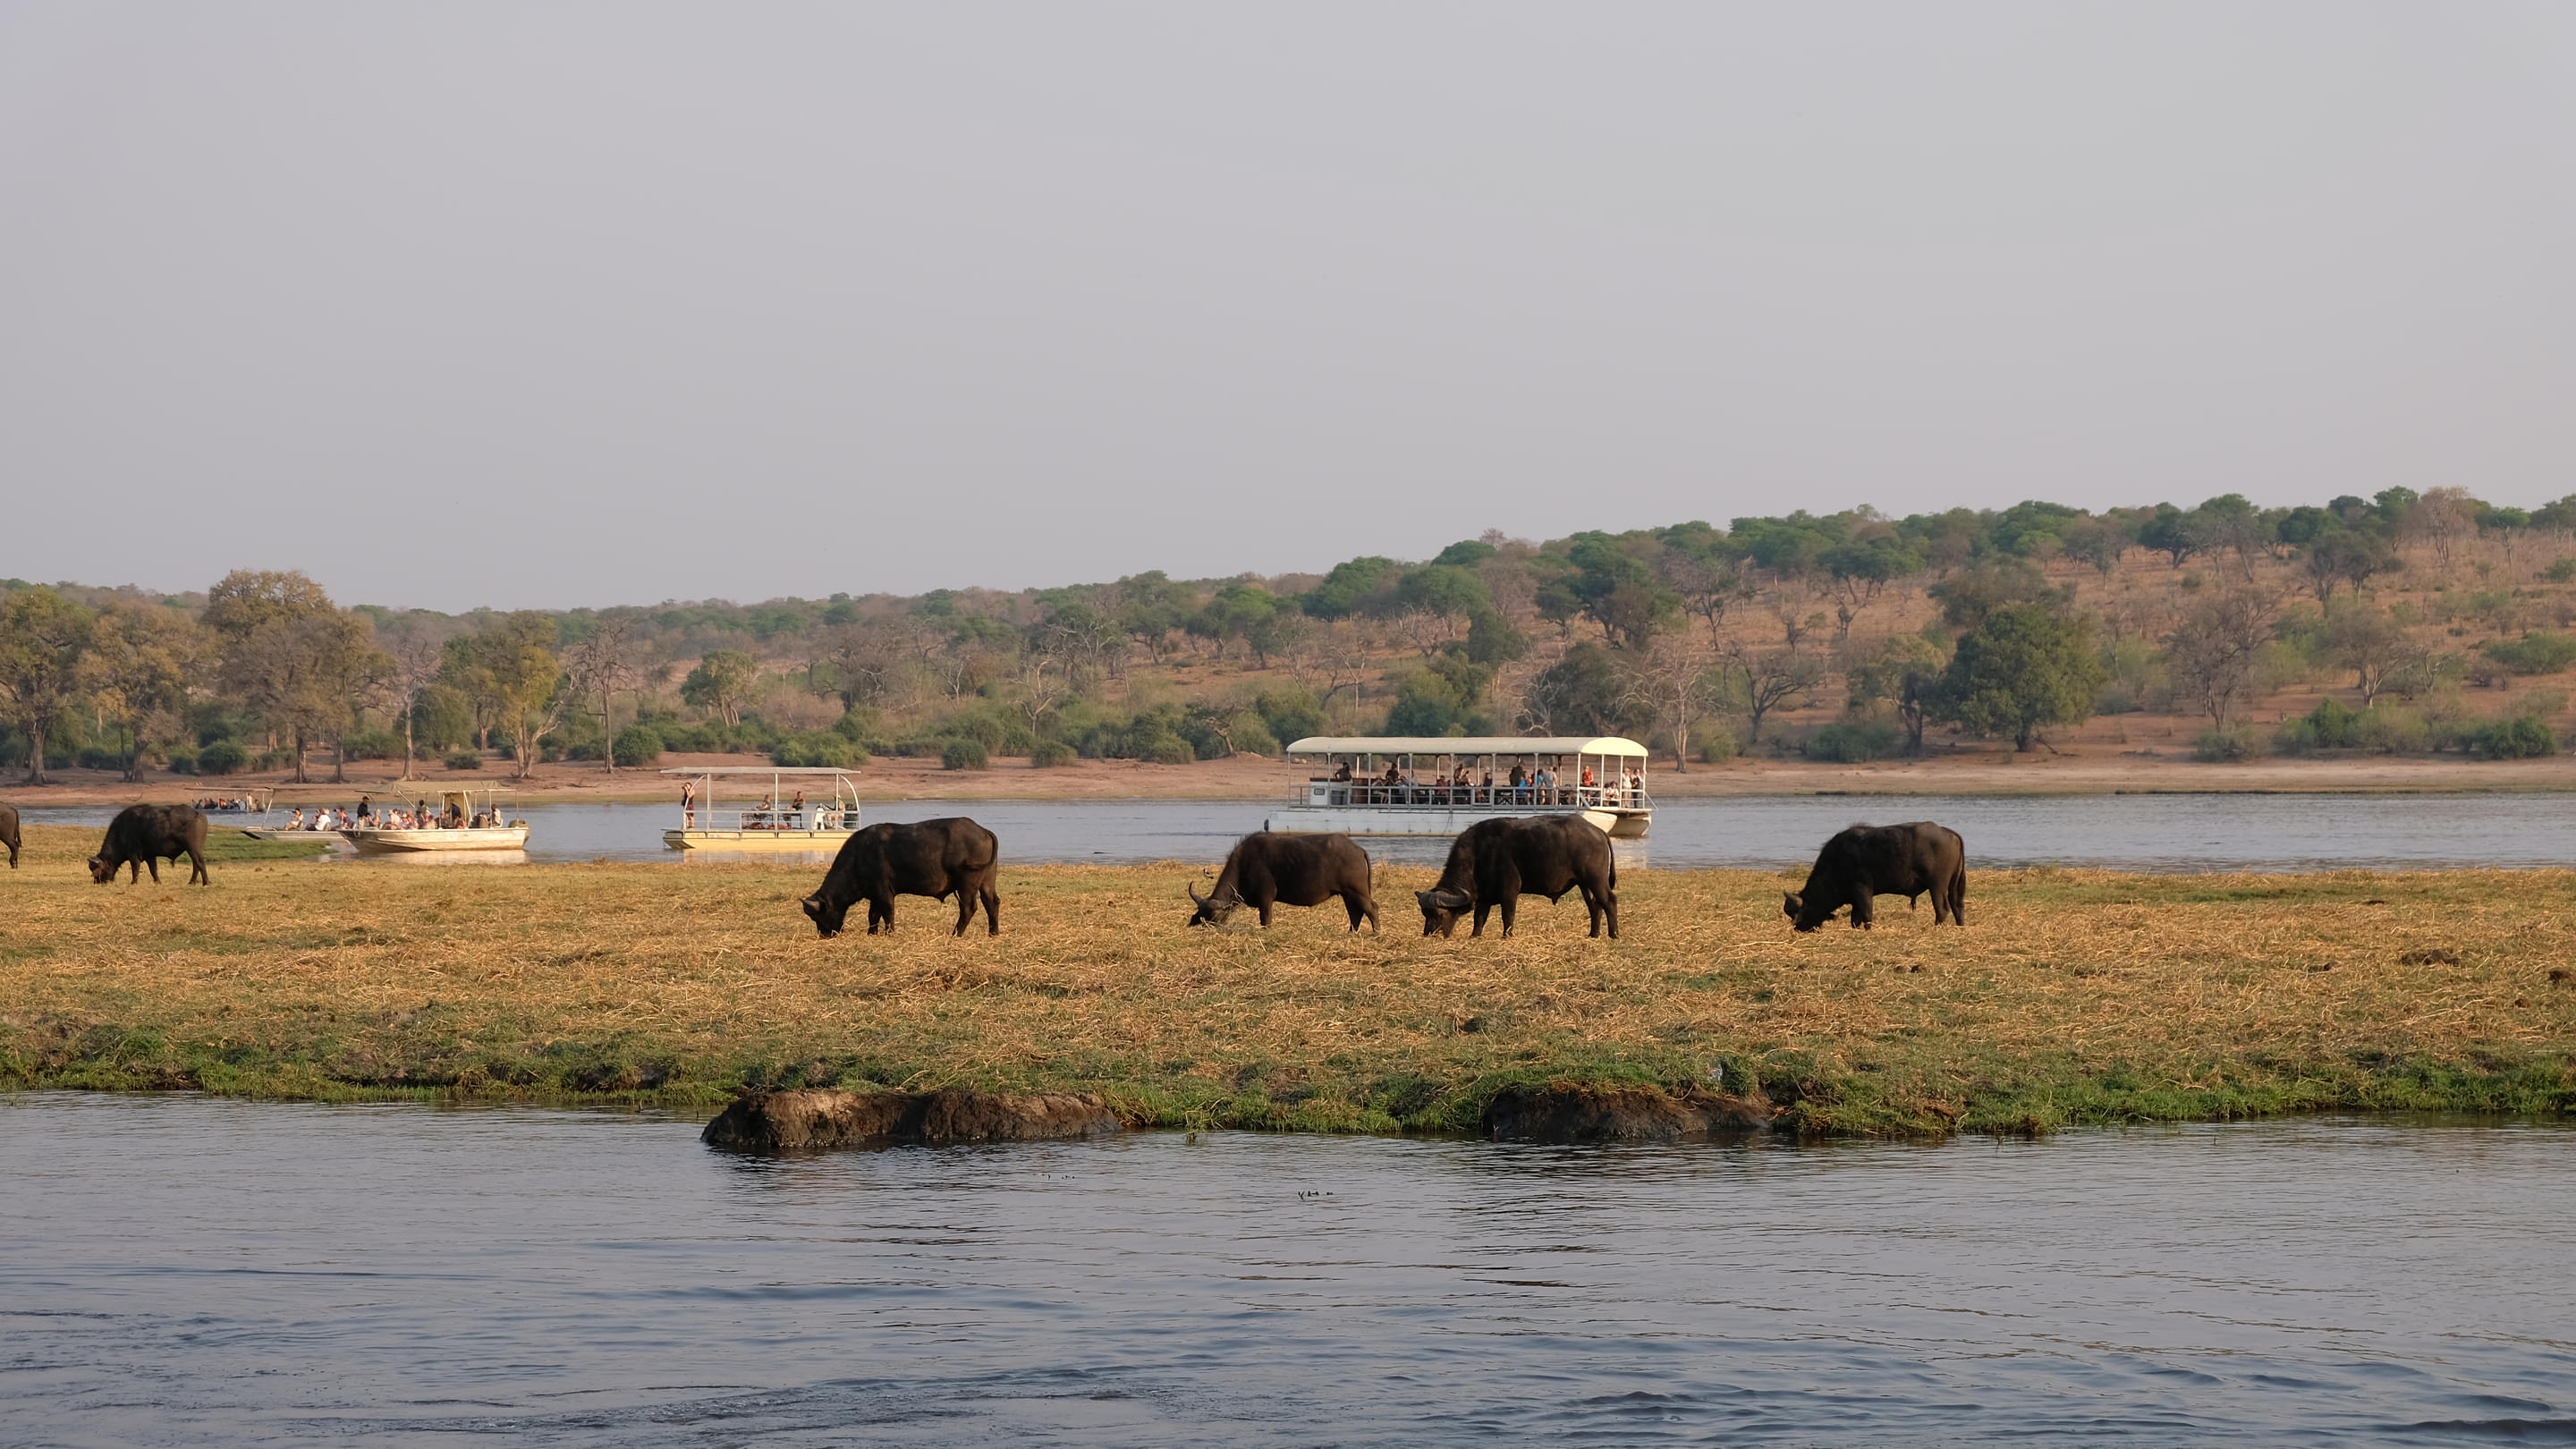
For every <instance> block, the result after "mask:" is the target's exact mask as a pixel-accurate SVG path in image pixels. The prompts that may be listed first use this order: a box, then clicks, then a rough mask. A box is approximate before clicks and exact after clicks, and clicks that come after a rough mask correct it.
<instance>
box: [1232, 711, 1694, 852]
mask: <svg viewBox="0 0 2576 1449" xmlns="http://www.w3.org/2000/svg"><path fill="white" fill-rule="evenodd" d="M1288 759H1289V761H1290V762H1291V763H1292V764H1303V765H1307V766H1310V767H1325V773H1321V774H1314V775H1310V776H1309V777H1308V778H1307V779H1306V780H1304V781H1302V782H1301V783H1300V784H1299V786H1298V790H1297V793H1296V795H1295V796H1293V797H1292V798H1291V800H1290V802H1289V804H1288V805H1287V806H1286V807H1285V808H1283V809H1279V810H1274V811H1272V812H1271V814H1270V818H1269V820H1268V822H1267V823H1266V828H1268V829H1271V830H1305V831H1316V830H1330V831H1339V832H1341V833H1342V834H1344V835H1454V834H1456V833H1458V832H1459V831H1461V830H1464V829H1466V828H1467V827H1468V826H1470V825H1473V824H1475V823H1476V822H1477V821H1479V820H1486V819H1490V818H1492V817H1494V816H1496V815H1556V814H1577V815H1581V816H1582V817H1583V818H1584V819H1586V820H1589V821H1591V822H1592V823H1593V824H1595V825H1598V826H1600V827H1601V828H1602V829H1603V830H1605V831H1608V832H1609V833H1610V835H1611V836H1612V837H1613V838H1615V839H1620V840H1634V839H1637V838H1639V837H1641V836H1643V835H1644V834H1645V833H1646V827H1647V825H1648V824H1649V823H1651V822H1652V820H1653V819H1654V814H1655V802H1654V801H1653V800H1652V799H1651V798H1649V797H1648V795H1647V794H1646V747H1645V746H1644V745H1641V744H1638V743H1637V742H1636V741H1635V740H1628V739H1620V738H1618V737H1616V736H1603V737H1597V738H1586V739H1576V738H1545V739H1541V738H1526V737H1521V736H1499V737H1493V738H1485V739H1393V738H1389V739H1380V738H1373V737H1370V736H1366V735H1355V736H1348V737H1336V736H1321V735H1319V736H1314V737H1310V738H1307V739H1302V740H1299V741H1298V742H1297V743H1295V744H1293V745H1290V746H1289V747H1288Z"/></svg>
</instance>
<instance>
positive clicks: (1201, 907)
mask: <svg viewBox="0 0 2576 1449" xmlns="http://www.w3.org/2000/svg"><path fill="white" fill-rule="evenodd" d="M1185 889H1186V890H1188V891H1189V893H1190V900H1191V902H1192V903H1193V904H1195V905H1196V906H1197V907H1198V909H1197V910H1194V911H1192V912H1190V924H1191V925H1193V926H1222V925H1224V924H1225V923H1226V922H1227V921H1229V920H1231V919H1233V918H1234V908H1235V907H1237V906H1239V905H1242V904H1243V897H1242V896H1241V895H1240V894H1238V893H1236V891H1235V890H1234V888H1233V887H1231V886H1225V885H1220V886H1218V887H1217V891H1216V894H1215V895H1212V896H1203V895H1200V894H1199V888H1198V887H1197V886H1188V887H1185Z"/></svg>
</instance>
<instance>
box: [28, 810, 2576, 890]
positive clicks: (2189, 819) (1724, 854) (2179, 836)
mask: <svg viewBox="0 0 2576 1449" xmlns="http://www.w3.org/2000/svg"><path fill="white" fill-rule="evenodd" d="M349 803H352V804H354V803H355V797H354V796H352V797H351V799H350V802H349ZM1273 808H1275V802H1271V801H1261V800H1233V801H1229V800H1216V801H1209V800H1112V801H1096V802H1094V801H1080V802H1072V801H1047V800H977V801H945V800H921V801H906V802H902V803H896V804H871V805H869V806H867V807H866V810H865V818H866V819H868V820H871V821H875V820H925V819H929V818H932V817H934V816H940V815H959V814H964V815H972V816H974V817H975V818H976V819H978V820H980V821H982V822H984V824H986V825H988V826H990V827H991V828H992V829H993V831H994V832H995V833H996V834H997V835H999V836H1000V837H1001V839H1002V850H1003V859H1004V860H1006V861H1008V860H1020V861H1076V862H1090V863H1096V864H1132V863H1136V862H1140V861H1150V860H1183V861H1216V860H1221V859H1223V858H1224V856H1225V852H1226V849H1227V847H1228V846H1230V845H1231V844H1232V843H1233V842H1234V840H1235V838H1236V837H1237V836H1240V835H1241V834H1243V833H1244V832H1245V831H1248V830H1258V829H1260V828H1261V822H1262V820H1263V818H1264V817H1265V816H1266V815H1267V814H1268V813H1269V811H1270V810H1271V809H1273ZM25 813H26V818H27V819H28V820H29V821H31V822H36V823H51V824H77V825H100V824H104V823H105V822H106V820H107V817H108V816H109V814H111V813H112V812H111V811H109V810H106V809H98V808H89V809H31V810H28V811H27V812H25ZM514 813H516V814H518V815H521V816H524V817H525V818H526V819H527V820H528V822H529V824H530V827H531V830H530V834H529V842H528V846H529V848H528V851H527V855H526V858H527V859H530V860H597V859H609V860H660V861H669V860H676V859H677V858H679V854H680V853H679V852H676V851H672V850H669V849H666V848H665V847H664V846H663V844H662V832H663V831H664V830H666V829H668V828H670V827H671V826H673V825H676V824H677V823H678V821H677V818H676V817H677V815H678V811H677V810H676V808H674V807H672V806H668V805H576V804H550V803H530V804H527V805H524V806H520V807H517V809H516V810H515V811H514ZM213 818H214V819H215V820H216V821H217V822H218V825H220V823H221V822H222V820H223V819H224V817H222V816H215V817H213ZM1864 819H1865V820H1870V821H1873V822H1876V823H1880V824H1885V823H1889V822H1893V821H1900V820H1938V821H1940V822H1941V823H1943V824H1945V825H1948V826H1950V827H1951V828H1952V829H1955V830H1957V831H1959V832H1960V833H1961V834H1962V835H1964V836H1965V837H1966V838H1967V842H1968V860H1969V864H1970V866H1972V867H1976V868H1984V869H1998V868H2011V867H2017V866H2026V865H2060V866H2091V867H2100V868H2103V869H2111V870H2143V871H2212V870H2275V871H2314V870H2334V869H2350V868H2364V869H2380V870H2425V869H2435V868H2444V867H2453V866H2512V867H2529V866H2560V865H2569V864H2576V800H2571V799H2570V798H2569V797H2567V796H2565V795H2552V794H2534V795H2495V794H2440V795H2073V796H2066V795H2057V796H2035V797H2034V796H1992V795H1949V796H1943V795H1919V796H1906V797H1902V798H1867V797H1842V796H1814V795H1798V796H1758V797H1751V798H1734V799H1722V800H1704V799H1703V800H1676V801H1667V802H1664V803H1662V804H1660V805H1658V806H1657V807H1656V810H1655V822H1654V830H1653V833H1652V835H1651V836H1650V837H1649V838H1648V839H1646V840H1643V841H1636V842H1622V843H1621V846H1620V864H1621V865H1622V867H1623V868H1637V867H1661V868H1665V869H1693V868H1703V869H1704V868H1710V867H1742V868H1755V869H1771V868H1776V867H1780V866H1788V865H1803V864H1805V863H1807V862H1808V861H1811V860H1813V859H1814V858H1815V853H1816V847H1817V846H1818V845H1821V844H1822V843H1823V842H1824V841H1825V839H1826V837H1828V836H1830V835H1832V834H1833V833H1834V832H1835V831H1837V830H1840V829H1841V828H1842V827H1844V826H1846V825H1849V824H1851V823H1852V822H1853V821H1855V820H1864ZM1364 843H1365V844H1366V845H1367V846H1368V848H1369V851H1370V853H1371V854H1372V855H1374V856H1376V857H1377V858H1378V859H1380V860H1393V861H1401V862H1406V863H1412V864H1436V863H1438V861H1439V860H1440V859H1441V856H1442V854H1443V853H1444V852H1445V851H1446V850H1447V849H1448V842H1447V841H1446V840H1444V839H1426V838H1420V837H1410V838H1408V837H1387V836H1374V837H1370V838H1369V839H1367V840H1366V841H1365V842H1364ZM768 858H769V859H773V860H774V859H777V858H778V857H776V856H771V857H768ZM373 859H375V860H383V859H387V858H385V857H377V858H373ZM396 859H399V858H396Z"/></svg>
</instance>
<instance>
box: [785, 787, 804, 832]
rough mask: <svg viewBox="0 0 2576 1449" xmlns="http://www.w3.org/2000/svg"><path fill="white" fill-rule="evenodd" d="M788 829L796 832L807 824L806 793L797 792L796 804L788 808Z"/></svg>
mask: <svg viewBox="0 0 2576 1449" xmlns="http://www.w3.org/2000/svg"><path fill="white" fill-rule="evenodd" d="M787 811H788V814H787V822H786V825H787V828H788V829H790V830H794V829H796V828H797V827H799V826H800V825H802V824H804V822H805V792H804V791H802V790H799V791H797V792H796V803H795V804H793V805H790V806H788V807H787Z"/></svg>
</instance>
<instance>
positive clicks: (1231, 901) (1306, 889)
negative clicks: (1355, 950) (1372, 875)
mask: <svg viewBox="0 0 2576 1449" xmlns="http://www.w3.org/2000/svg"><path fill="white" fill-rule="evenodd" d="M1335 896H1339V897H1341V898H1342V905H1343V906H1344V907H1345V908H1347V909H1348V910H1349V911H1350V913H1351V929H1352V930H1354V931H1356V930H1358V929H1359V928H1360V921H1361V919H1362V918H1363V917H1365V918H1366V919H1367V920H1368V923H1369V929H1370V930H1372V931H1374V930H1376V929H1377V900H1376V898H1375V897H1373V896H1371V895H1370V894H1369V858H1368V852H1367V851H1365V850H1362V849H1360V848H1359V847H1358V846H1356V845H1354V844H1352V843H1351V838H1350V837H1349V836H1347V835H1284V834H1273V833H1272V832H1270V831H1267V830H1258V831H1255V832H1253V833H1252V834H1250V835H1247V836H1245V837H1243V838H1242V839H1241V840H1238V841H1236V842H1235V843H1234V849H1233V850H1232V851H1230V852H1228V853H1227V855H1226V857H1225V871H1224V873H1223V874H1221V875H1219V876H1218V877H1217V878H1216V889H1215V890H1212V891H1210V892H1208V893H1207V894H1206V895H1200V894H1199V893H1198V888H1197V887H1196V886H1192V887H1191V888H1190V899H1191V900H1193V901H1195V902H1197V903H1198V909H1197V910H1195V911H1193V912H1191V913H1190V924H1191V925H1193V926H1222V925H1224V924H1225V923H1226V921H1227V919H1228V918H1230V917H1232V916H1233V915H1234V911H1235V908H1236V907H1237V906H1244V905H1248V906H1251V907H1252V908H1253V909H1254V910H1256V911H1259V912H1260V913H1261V924H1263V925H1265V926H1267V925H1269V924H1270V908H1271V907H1272V906H1275V905H1290V906H1320V905H1322V904H1323V903H1324V902H1326V901H1329V900H1331V899H1332V898H1333V897H1335Z"/></svg>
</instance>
